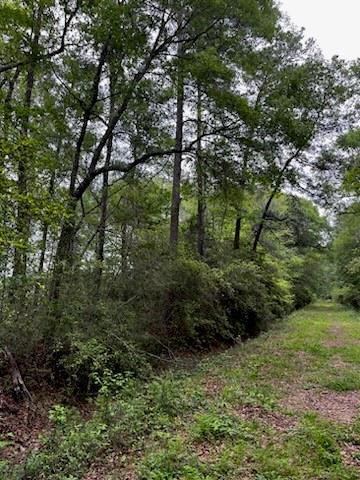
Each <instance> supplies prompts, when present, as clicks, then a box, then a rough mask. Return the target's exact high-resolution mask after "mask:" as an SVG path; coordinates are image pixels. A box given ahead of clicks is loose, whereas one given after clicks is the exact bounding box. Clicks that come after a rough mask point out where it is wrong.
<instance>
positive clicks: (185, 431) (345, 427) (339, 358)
mask: <svg viewBox="0 0 360 480" xmlns="http://www.w3.org/2000/svg"><path fill="white" fill-rule="evenodd" d="M359 407H360V316H359V315H358V314H356V313H355V312H353V311H351V310H348V309H345V308H343V307H340V306H338V305H334V304H331V303H318V304H316V305H312V306H310V307H308V308H306V309H304V310H301V311H299V312H296V313H294V314H293V315H291V316H290V317H289V318H288V319H286V320H285V321H284V322H282V323H281V324H280V325H278V326H277V327H276V328H275V329H272V330H271V331H270V332H267V333H265V334H263V335H261V336H260V337H258V338H257V339H254V340H251V341H248V342H246V343H244V344H241V345H238V346H236V347H234V348H232V349H230V350H228V351H226V352H224V353H220V354H217V355H214V356H211V357H208V358H206V359H204V360H202V361H201V362H200V363H199V365H198V366H197V367H195V368H194V369H192V370H190V371H171V372H168V373H166V374H164V375H162V376H160V377H157V378H155V379H154V380H152V381H151V382H149V384H146V385H143V386H142V387H141V388H140V390H139V389H137V394H136V397H135V396H133V397H131V395H130V396H129V397H128V398H124V397H121V398H119V399H118V400H115V401H114V400H112V401H111V408H110V407H109V405H107V407H106V411H107V414H108V415H109V416H110V417H111V420H110V421H109V423H108V427H107V437H106V438H107V440H106V447H104V448H102V449H100V450H99V449H98V450H97V454H96V455H95V454H94V456H93V458H90V457H89V455H87V456H86V455H85V456H84V455H83V456H82V455H81V453H78V458H75V465H76V468H77V470H76V469H73V470H71V469H70V467H69V470H66V471H65V470H64V477H53V476H50V475H49V478H64V479H65V478H72V479H73V478H74V479H84V480H105V479H112V480H118V479H119V480H120V479H121V480H138V479H141V480H171V479H179V480H220V479H223V480H235V479H236V480H240V479H241V480H307V479H309V480H310V479H311V480H320V479H322V480H355V479H360V410H359ZM101 408H102V409H104V404H102V407H101ZM119 412H120V413H119ZM102 415H103V416H102V418H104V413H103V414H102ZM84 422H85V421H84ZM87 424H89V420H88V421H87ZM94 425H95V424H94ZM92 428H93V427H92ZM90 430H91V429H90ZM87 431H89V429H88V430H87ZM91 431H92V430H91ZM97 438H98V437H97ZM75 441H77V440H75ZM63 443H64V442H62V443H61V444H59V448H60V450H61V448H64V447H63ZM78 443H79V444H78V450H79V452H80V450H81V448H82V447H81V445H82V444H81V442H80V441H79V442H78ZM67 448H69V447H68V446H67ZM86 448H89V447H86ZM75 450H76V449H75ZM75 450H74V451H75ZM75 457H76V455H75ZM53 458H55V457H54V456H53ZM56 458H57V457H56ZM53 461H55V460H53ZM56 461H57V460H56ZM70 463H71V462H70ZM70 463H67V464H66V468H67V467H68V465H70ZM54 468H55V469H56V467H53V471H54ZM62 468H63V467H62ZM64 468H65V467H64ZM49 471H50V470H49ZM71 475H72V476H71ZM29 478H37V477H29ZM38 478H46V477H38Z"/></svg>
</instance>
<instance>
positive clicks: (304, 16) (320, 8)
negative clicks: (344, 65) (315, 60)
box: [279, 0, 360, 60]
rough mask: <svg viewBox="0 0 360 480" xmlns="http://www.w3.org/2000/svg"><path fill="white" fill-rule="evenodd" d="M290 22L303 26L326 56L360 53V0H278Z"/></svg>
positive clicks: (352, 58)
mask: <svg viewBox="0 0 360 480" xmlns="http://www.w3.org/2000/svg"><path fill="white" fill-rule="evenodd" d="M279 2H280V4H281V6H282V11H284V12H286V13H287V14H288V15H289V17H290V18H291V20H292V23H294V24H295V25H297V26H299V27H304V28H305V34H306V36H307V37H313V38H315V39H316V41H317V43H318V44H319V46H320V47H321V49H322V51H323V52H324V55H325V56H326V57H332V56H333V55H339V56H340V57H342V58H345V59H347V60H355V59H356V58H358V57H360V0H279Z"/></svg>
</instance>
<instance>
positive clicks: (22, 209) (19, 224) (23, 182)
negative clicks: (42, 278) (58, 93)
mask: <svg viewBox="0 0 360 480" xmlns="http://www.w3.org/2000/svg"><path fill="white" fill-rule="evenodd" d="M40 23H41V9H40V8H39V11H38V13H37V18H36V20H35V24H34V27H33V32H32V34H33V39H32V42H31V54H30V55H31V56H33V57H36V55H37V51H38V48H39V38H40ZM34 84H35V63H33V62H31V63H30V64H29V66H28V69H27V75H26V88H25V97H24V107H25V115H24V118H23V120H22V128H21V133H22V136H23V137H24V138H25V137H27V136H28V132H29V122H30V108H31V105H32V97H33V90H34ZM26 163H27V162H26V158H21V159H20V160H19V162H18V179H17V189H18V193H19V197H20V200H19V203H18V208H17V218H16V230H17V233H18V235H19V238H20V239H21V241H22V242H23V243H24V244H26V243H27V242H28V240H29V236H30V216H29V212H28V207H27V205H26V202H25V198H26V195H27V192H28V172H27V165H26ZM26 268H27V252H26V247H25V245H24V246H23V247H22V248H18V247H15V251H14V268H13V276H14V277H17V276H23V275H26Z"/></svg>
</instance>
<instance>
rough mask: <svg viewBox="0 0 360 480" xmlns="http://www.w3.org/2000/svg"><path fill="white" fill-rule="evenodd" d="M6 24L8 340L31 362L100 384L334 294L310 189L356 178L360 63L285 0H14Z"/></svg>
mask: <svg viewBox="0 0 360 480" xmlns="http://www.w3.org/2000/svg"><path fill="white" fill-rule="evenodd" d="M0 31H1V37H0V64H1V65H0V98H1V107H0V108H1V111H0V158H1V163H0V195H1V197H0V198H1V210H2V216H1V226H0V244H1V257H0V262H1V314H0V315H1V316H0V338H1V347H4V348H5V347H6V348H8V349H9V351H11V352H13V354H14V355H15V356H16V358H17V359H18V361H19V362H20V364H21V365H23V366H25V365H26V366H27V367H28V370H29V371H30V373H31V371H33V370H32V369H34V367H37V370H36V374H34V376H38V377H41V378H45V379H47V381H51V382H52V383H53V384H61V385H63V384H64V383H65V384H68V385H71V386H72V388H74V389H75V390H77V391H87V392H90V391H93V390H96V389H97V388H99V386H100V385H101V383H102V382H103V379H104V378H108V377H107V376H106V375H107V374H108V373H109V372H112V373H119V372H120V373H121V372H132V373H141V372H142V371H144V369H145V370H146V368H147V366H148V364H149V362H150V363H151V361H152V360H154V359H155V358H158V357H159V355H163V354H164V353H167V354H172V352H173V351H174V350H176V349H178V348H205V347H209V346H211V345H214V344H219V343H231V342H233V341H235V340H236V339H237V338H238V337H243V338H246V337H248V336H252V335H256V334H257V333H259V331H261V330H262V329H263V328H265V327H266V326H267V325H268V324H269V323H270V322H271V321H273V320H275V319H277V318H280V317H281V316H283V315H284V314H286V313H287V312H289V311H291V309H293V308H299V307H302V306H304V305H306V304H307V303H309V302H311V301H312V299H313V298H314V295H328V294H329V290H327V289H328V288H330V287H328V285H329V284H330V280H331V281H332V280H333V278H334V273H333V271H332V268H331V252H329V245H330V239H331V233H330V227H329V224H328V221H327V220H326V219H325V218H324V217H323V216H322V215H320V213H319V210H318V208H317V207H316V206H315V204H314V203H313V201H312V200H310V199H313V200H317V201H319V202H325V203H326V202H327V203H331V202H332V201H333V199H334V198H336V195H341V196H342V197H343V195H342V194H341V193H340V192H342V191H343V185H344V182H343V180H344V179H345V181H346V182H347V184H349V183H351V181H353V182H354V183H355V182H356V172H357V170H356V168H357V167H356V165H355V166H354V165H352V169H350V170H349V169H346V172H345V171H344V168H343V167H344V163H343V162H341V161H340V162H339V159H340V158H343V156H341V155H340V154H339V155H340V156H339V155H338V153H335V150H336V152H337V149H339V148H340V143H341V141H340V140H339V141H338V142H337V143H336V146H335V147H332V143H333V142H334V138H335V137H337V136H338V135H340V134H341V135H344V134H345V132H346V131H348V130H349V129H350V128H352V126H353V125H355V124H356V101H355V100H354V99H356V95H357V81H356V80H357V76H358V71H357V68H356V64H352V65H348V64H346V63H345V62H343V61H341V60H340V59H338V58H334V59H332V60H331V61H330V60H326V59H324V57H323V56H322V54H321V52H320V51H319V50H318V48H317V47H316V45H315V44H314V43H313V42H312V41H306V40H305V39H304V38H303V33H302V31H298V30H296V29H295V28H294V27H293V26H291V25H290V24H289V23H288V21H287V20H286V19H285V18H284V17H283V16H282V14H281V12H280V11H279V10H278V7H277V5H276V3H275V2H273V1H272V0H237V1H233V0H231V1H228V0H221V1H219V0H193V1H186V0H180V1H179V0H176V1H175V0H174V1H173V0H158V1H152V0H149V1H144V0H141V1H139V0H129V1H115V0H101V1H86V0H37V1H31V0H30V1H15V0H14V1H11V0H8V1H3V2H1V4H0ZM348 135H351V134H348ZM342 138H343V137H342ZM344 138H345V137H344ZM347 146H348V148H351V149H352V148H353V145H347ZM345 147H346V145H345V144H343V148H345ZM339 164H340V165H339ZM349 171H350V172H354V173H349ZM324 177H326V178H327V180H329V179H330V184H331V186H332V187H334V186H335V185H336V192H334V191H333V188H331V189H330V188H320V184H319V183H317V181H319V182H320V180H318V179H321V182H322V183H321V185H323V186H324V187H326V185H328V183H329V182H326V181H325V180H324ZM354 179H355V180H354ZM355 193H356V188H355ZM346 208H348V207H346ZM351 208H353V207H351ZM347 218H348V217H347ZM346 228H347V227H346V225H345V229H346ZM348 228H350V229H351V228H355V224H354V223H353V222H352V221H351V222H350V224H349V226H348ZM357 238H358V236H357ZM343 245H344V242H343V241H342V240H341V235H340V238H339V239H338V241H337V248H338V249H340V250H341V248H343ZM357 248H358V246H357V244H356V245H354V250H356V249H357ZM340 255H341V254H340ZM352 258H353V257H352ZM346 268H347V266H344V268H343V270H344V269H345V270H346ZM352 268H355V267H354V265H352ZM353 273H354V275H355V277H356V280H355V281H354V282H356V285H358V283H359V280H358V276H357V272H355V271H354V272H350V275H352V274H353ZM359 303H360V302H359ZM39 366H41V369H39ZM34 371H35V370H34Z"/></svg>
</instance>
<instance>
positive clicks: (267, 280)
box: [223, 261, 291, 337]
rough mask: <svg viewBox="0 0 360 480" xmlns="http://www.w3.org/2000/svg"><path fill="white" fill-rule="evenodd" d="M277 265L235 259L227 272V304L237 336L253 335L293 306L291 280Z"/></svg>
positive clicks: (224, 275)
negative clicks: (280, 274)
mask: <svg viewBox="0 0 360 480" xmlns="http://www.w3.org/2000/svg"><path fill="white" fill-rule="evenodd" d="M277 273H278V272H276V269H274V267H273V266H271V265H269V264H266V263H264V264H263V265H257V264H255V263H254V262H250V261H247V262H244V261H235V262H232V263H231V264H230V265H228V266H227V267H226V268H225V269H224V272H223V277H224V280H225V282H226V286H227V290H226V292H224V298H223V301H224V304H225V307H226V311H227V315H228V318H229V320H230V322H231V325H232V329H233V332H234V334H235V335H237V336H239V335H240V336H242V337H253V336H256V335H258V334H259V333H260V332H261V331H262V330H263V329H265V328H267V327H268V326H269V324H270V323H271V322H273V321H274V320H276V319H277V318H280V317H282V316H284V315H285V314H286V313H287V312H289V311H290V309H291V296H290V293H289V288H290V287H289V285H288V283H287V282H285V281H283V282H281V281H280V277H279V275H278V274H277Z"/></svg>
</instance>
